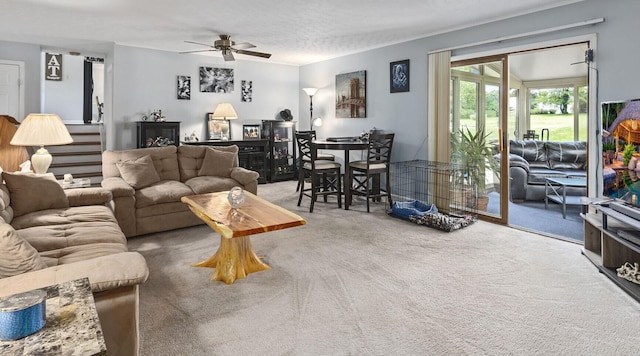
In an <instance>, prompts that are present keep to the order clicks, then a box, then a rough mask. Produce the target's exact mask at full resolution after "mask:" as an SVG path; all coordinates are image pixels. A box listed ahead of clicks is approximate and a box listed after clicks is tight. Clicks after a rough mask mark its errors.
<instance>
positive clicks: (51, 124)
mask: <svg viewBox="0 0 640 356" xmlns="http://www.w3.org/2000/svg"><path fill="white" fill-rule="evenodd" d="M72 142H73V139H72V138H71V135H70V134H69V131H68V130H67V127H66V126H65V125H64V123H63V122H62V119H60V116H58V115H56V114H29V116H27V117H26V118H25V119H24V120H23V121H22V123H21V124H20V126H18V130H17V131H16V133H15V135H13V139H11V144H12V145H15V146H40V148H39V149H38V150H37V151H36V153H34V154H33V156H31V166H32V167H33V171H34V172H36V173H37V174H45V173H47V170H48V169H49V166H50V165H51V160H52V157H51V155H50V154H49V151H47V149H46V148H44V146H45V145H47V146H53V145H66V144H69V143H72Z"/></svg>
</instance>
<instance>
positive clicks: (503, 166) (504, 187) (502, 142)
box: [450, 54, 509, 225]
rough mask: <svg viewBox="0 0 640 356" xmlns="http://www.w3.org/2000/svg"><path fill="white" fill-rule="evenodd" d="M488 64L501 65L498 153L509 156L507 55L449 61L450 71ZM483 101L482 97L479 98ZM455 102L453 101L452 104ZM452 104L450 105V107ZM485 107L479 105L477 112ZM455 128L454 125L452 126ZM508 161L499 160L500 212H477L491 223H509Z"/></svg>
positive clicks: (481, 217)
mask: <svg viewBox="0 0 640 356" xmlns="http://www.w3.org/2000/svg"><path fill="white" fill-rule="evenodd" d="M490 62H500V63H502V67H501V70H502V73H501V76H500V94H499V106H500V108H499V114H498V127H499V128H498V153H499V154H500V155H501V156H502V157H508V156H509V152H508V151H509V145H508V144H507V142H508V141H507V139H506V133H507V132H509V131H508V121H509V120H508V112H509V111H508V104H509V55H508V54H498V55H493V56H485V57H477V58H470V59H464V60H458V61H451V70H453V69H454V68H456V67H462V66H469V65H474V64H484V63H490ZM483 85H484V84H483ZM481 100H484V97H483V98H481ZM455 101H456V100H455V99H453V100H452V103H453V102H455ZM452 103H451V104H450V105H452ZM482 107H485V105H479V106H478V110H479V109H480V108H482ZM452 127H454V128H455V127H456V125H455V124H454V125H452ZM508 182H509V160H508V159H501V160H500V189H499V193H500V202H499V205H500V211H499V214H498V215H493V214H488V213H486V212H482V211H478V217H479V218H480V219H482V220H486V221H489V222H492V223H497V224H502V225H507V224H508V222H509V211H508V210H509V184H508ZM505 183H506V184H505Z"/></svg>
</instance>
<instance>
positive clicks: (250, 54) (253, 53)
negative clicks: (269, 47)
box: [236, 49, 271, 58]
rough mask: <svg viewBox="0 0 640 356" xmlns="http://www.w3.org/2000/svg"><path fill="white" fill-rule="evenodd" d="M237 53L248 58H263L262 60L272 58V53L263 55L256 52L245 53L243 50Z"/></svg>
mask: <svg viewBox="0 0 640 356" xmlns="http://www.w3.org/2000/svg"><path fill="white" fill-rule="evenodd" d="M236 53H239V54H246V55H248V56H256V57H262V58H269V57H271V53H262V52H254V51H245V50H242V49H239V50H237V51H236Z"/></svg>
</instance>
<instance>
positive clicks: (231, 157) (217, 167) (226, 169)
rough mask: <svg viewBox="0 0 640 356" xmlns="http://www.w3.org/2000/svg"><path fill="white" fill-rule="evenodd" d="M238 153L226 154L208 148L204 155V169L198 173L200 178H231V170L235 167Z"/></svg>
mask: <svg viewBox="0 0 640 356" xmlns="http://www.w3.org/2000/svg"><path fill="white" fill-rule="evenodd" d="M237 156H238V154H237V153H233V152H224V151H221V150H216V149H214V148H211V147H208V148H207V151H206V152H205V154H204V160H203V161H202V167H200V170H199V171H198V176H216V177H226V178H229V177H231V170H232V169H233V167H234V162H235V161H236V157H237Z"/></svg>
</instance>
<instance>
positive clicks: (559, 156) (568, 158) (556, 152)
mask: <svg viewBox="0 0 640 356" xmlns="http://www.w3.org/2000/svg"><path fill="white" fill-rule="evenodd" d="M546 145H547V154H548V156H549V168H551V169H586V163H587V143H586V142H584V141H579V142H546Z"/></svg>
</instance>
